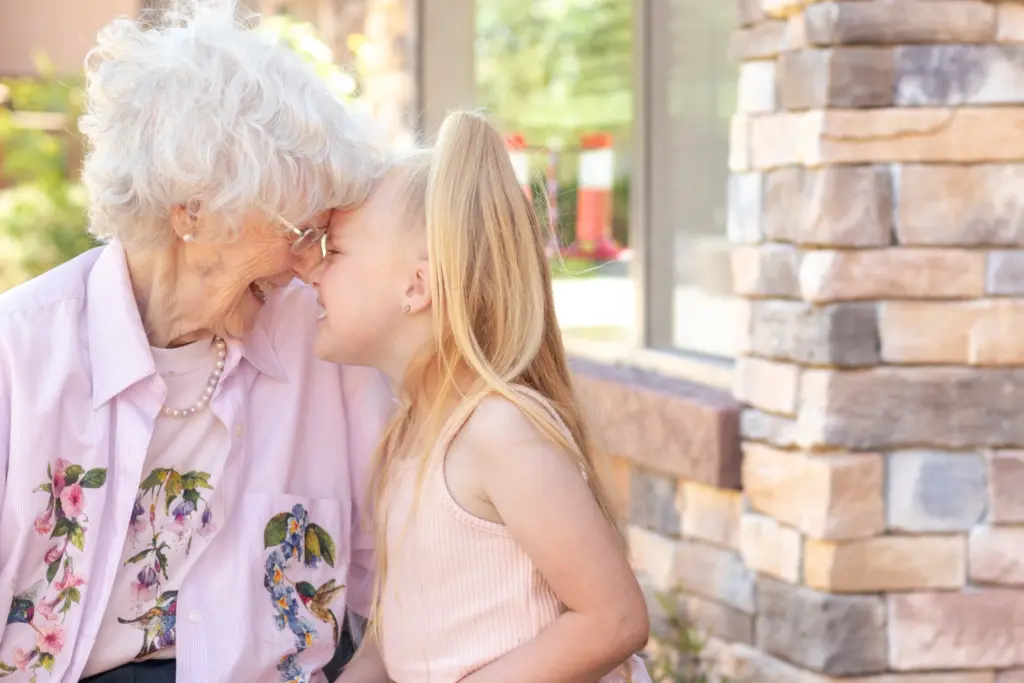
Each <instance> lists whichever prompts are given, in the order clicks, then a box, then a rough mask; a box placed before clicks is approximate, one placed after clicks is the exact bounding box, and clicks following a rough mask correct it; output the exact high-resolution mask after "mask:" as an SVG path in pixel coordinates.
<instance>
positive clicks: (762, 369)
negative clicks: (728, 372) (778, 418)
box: [733, 356, 800, 415]
mask: <svg viewBox="0 0 1024 683" xmlns="http://www.w3.org/2000/svg"><path fill="white" fill-rule="evenodd" d="M799 386H800V366H798V365H793V364H791V363H777V362H775V361H770V360H764V359H761V358H754V357H752V356H740V357H739V358H737V359H736V368H735V370H734V373H733V395H735V396H736V399H737V400H739V401H743V402H744V403H749V404H750V405H752V406H754V407H756V408H761V409H763V410H767V411H769V412H772V413H782V414H786V415H794V414H795V413H796V406H797V390H798V388H799Z"/></svg>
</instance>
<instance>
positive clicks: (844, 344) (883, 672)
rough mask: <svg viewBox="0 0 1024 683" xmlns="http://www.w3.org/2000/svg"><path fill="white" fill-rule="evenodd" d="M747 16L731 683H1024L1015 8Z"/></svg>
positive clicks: (1022, 48)
mask: <svg viewBox="0 0 1024 683" xmlns="http://www.w3.org/2000/svg"><path fill="white" fill-rule="evenodd" d="M740 8H741V14H742V17H743V26H742V27H741V28H740V29H739V30H738V32H737V34H736V39H735V42H734V45H733V50H734V53H735V55H736V56H737V58H738V59H740V60H742V61H741V67H740V90H741V94H740V97H739V102H740V111H739V113H738V114H737V115H736V116H735V117H734V120H733V130H732V135H733V137H732V150H731V151H732V155H731V159H730V164H731V168H732V171H733V175H732V178H731V181H730V204H731V207H730V208H731V224H730V231H731V238H732V240H733V241H734V243H735V244H736V246H735V249H734V269H735V273H736V277H735V280H736V282H735V285H736V288H737V291H738V293H740V294H741V295H742V296H744V297H746V298H747V299H748V303H749V319H748V324H747V327H746V329H745V331H744V335H743V338H744V340H745V354H746V355H744V356H743V357H741V358H740V359H739V360H738V362H737V366H736V381H735V394H736V397H737V398H738V399H739V400H740V401H742V402H743V403H744V404H746V405H747V406H749V408H748V410H746V411H745V412H744V414H743V419H742V435H743V458H744V461H743V488H744V492H743V496H744V500H745V508H744V512H743V514H742V517H741V519H740V523H739V525H740V532H739V548H740V553H741V555H742V556H743V557H744V558H745V560H746V566H747V567H748V568H749V570H750V571H752V572H753V573H755V574H756V579H755V584H756V586H755V588H754V589H753V597H752V598H751V601H752V605H753V609H752V610H749V611H750V612H752V613H753V614H754V618H753V638H752V639H750V640H749V641H748V645H747V646H735V647H732V648H730V649H729V652H730V653H731V655H732V664H733V668H734V670H735V671H736V673H738V674H740V675H741V676H742V677H746V678H747V679H749V680H752V681H783V680H785V681H799V682H801V683H803V682H807V683H811V682H816V681H825V680H832V678H830V677H864V678H857V679H856V680H858V681H872V682H875V681H877V682H878V683H881V682H883V681H884V683H911V682H912V683H925V682H927V683H940V682H941V683H992V682H993V681H998V683H1021V682H1022V681H1024V334H1022V332H1024V4H1021V3H1019V2H1005V3H993V2H982V1H981V0H847V1H844V2H814V3H810V4H808V3H807V2H806V1H804V2H800V1H796V0H760V1H758V0H741V2H740ZM747 597H749V596H748V595H747V594H744V598H747ZM744 606H749V605H744ZM734 640H735V639H734ZM926 672H930V673H926ZM939 672H941V673H939Z"/></svg>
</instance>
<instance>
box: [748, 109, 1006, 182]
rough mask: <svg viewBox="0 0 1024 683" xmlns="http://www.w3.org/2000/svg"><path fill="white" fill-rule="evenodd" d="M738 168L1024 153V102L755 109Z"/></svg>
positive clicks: (964, 160) (971, 159)
mask: <svg viewBox="0 0 1024 683" xmlns="http://www.w3.org/2000/svg"><path fill="white" fill-rule="evenodd" d="M745 125H746V129H745V130H744V131H743V133H744V135H743V139H744V140H745V141H746V145H745V146H744V148H743V150H742V155H740V151H738V150H737V151H734V152H733V154H734V155H736V161H735V163H740V162H743V165H742V167H736V166H735V164H734V168H733V170H771V169H774V168H779V167H782V166H793V165H803V166H815V167H816V166H824V165H829V164H872V163H885V162H903V163H944V164H951V163H960V164H968V163H985V162H1008V161H1020V160H1024V136H1021V135H1018V131H1019V130H1021V129H1022V128H1024V107H1012V106H1006V107H958V108H955V109H946V108H928V107H915V108H907V109H888V108H884V109H828V110H824V111H821V110H812V111H807V112H780V113H776V114H765V115H759V116H754V117H749V119H747V120H746V122H745Z"/></svg>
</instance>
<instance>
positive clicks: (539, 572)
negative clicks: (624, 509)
mask: <svg viewBox="0 0 1024 683" xmlns="http://www.w3.org/2000/svg"><path fill="white" fill-rule="evenodd" d="M546 244H547V234H546V233H545V230H544V229H543V227H542V226H541V224H540V222H539V221H538V219H537V217H536V214H535V213H534V211H533V208H532V207H531V206H530V203H529V201H528V199H527V198H526V197H525V196H524V193H523V191H522V189H521V188H520V186H519V183H518V182H517V180H516V177H515V174H514V172H513V170H512V166H511V164H510V162H509V159H508V154H507V152H506V151H505V146H504V142H503V140H502V138H501V136H500V135H499V133H498V132H497V130H495V129H494V128H493V127H492V126H491V125H490V124H489V123H488V122H487V121H486V120H484V119H483V118H481V117H479V116H476V115H474V114H466V113H458V114H453V115H451V116H449V117H448V119H447V120H446V121H445V123H444V125H443V126H442V129H441V133H440V138H439V142H438V145H437V148H436V149H435V150H433V151H432V152H419V153H415V154H413V155H411V156H409V157H407V158H406V159H404V160H402V161H400V162H399V163H398V164H397V165H396V167H395V168H394V170H393V171H392V172H391V173H390V174H389V175H388V176H387V177H386V178H385V179H384V181H383V182H382V184H381V186H380V188H379V189H378V190H377V192H375V193H374V195H373V196H372V197H371V199H370V200H369V201H368V202H367V203H366V204H364V205H363V206H362V207H361V208H360V209H358V210H357V211H355V212H353V213H349V214H347V215H342V214H338V215H337V216H335V218H334V219H333V221H332V224H331V228H330V231H329V233H328V236H327V243H326V257H325V260H324V264H323V266H322V270H320V271H318V272H317V273H316V274H315V277H314V284H315V285H316V287H317V289H318V291H319V293H320V300H321V305H322V307H323V314H322V315H321V319H320V322H319V329H318V336H317V353H318V355H320V356H321V357H323V358H326V359H329V360H331V361H334V362H337V363H344V364H350V365H368V366H372V367H376V368H378V369H380V370H381V371H382V372H384V373H385V374H386V375H388V376H389V377H390V379H391V380H392V382H393V384H394V386H395V388H396V391H397V393H398V395H399V396H400V397H401V398H402V405H401V407H400V409H399V410H398V413H397V415H396V417H395V419H394V421H393V423H392V424H391V426H390V428H389V430H388V432H387V433H386V435H385V437H384V440H383V443H382V445H381V449H380V454H379V455H380V459H379V461H378V467H377V477H376V479H375V501H376V505H375V510H374V516H375V519H376V524H377V536H378V592H377V599H376V602H375V607H374V613H373V616H372V617H371V629H370V632H369V633H368V635H367V636H366V638H365V640H364V642H363V645H362V647H361V648H360V650H359V652H358V653H357V654H356V656H355V658H354V659H353V660H352V662H351V663H350V664H349V666H348V667H347V668H346V670H345V672H344V673H343V674H342V677H341V679H340V681H341V683H379V682H381V681H388V680H393V681H395V682H396V683H456V682H458V681H461V682H462V683H505V682H508V683H546V682H551V683H555V682H557V683H575V682H579V683H595V682H596V681H598V680H599V679H601V680H602V681H634V682H637V683H640V682H642V681H648V680H649V679H648V678H647V674H646V672H645V671H644V668H643V664H642V662H641V660H640V659H639V658H638V657H636V656H635V655H634V653H635V652H637V651H638V650H640V649H642V648H643V646H644V644H645V643H646V641H647V636H648V629H649V622H648V615H647V609H646V606H645V603H644V598H643V594H642V593H641V591H640V588H639V586H638V584H637V581H636V578H635V577H634V575H633V572H632V571H631V569H630V566H629V564H628V562H627V560H626V552H625V547H624V542H623V539H622V537H621V536H620V534H619V532H618V530H617V528H616V526H615V523H614V516H613V514H612V511H611V506H610V505H609V502H608V496H607V494H606V493H605V491H604V490H603V489H602V487H601V484H600V482H599V480H598V477H597V473H596V472H595V467H594V446H593V444H592V442H591V439H590V436H589V434H588V431H587V428H586V425H585V424H584V421H583V418H582V417H581V415H580V411H579V409H578V408H577V401H576V397H575V396H574V394H573V391H572V387H571V379H570V373H569V368H568V366H567V363H566V358H565V352H564V350H563V348H562V340H561V336H560V333H559V329H558V324H557V322H556V320H555V313H554V306H553V303H552V294H551V281H550V275H549V272H548V268H547V261H546V257H545V253H544V247H545V245H546Z"/></svg>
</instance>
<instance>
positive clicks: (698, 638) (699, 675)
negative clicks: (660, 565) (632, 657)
mask: <svg viewBox="0 0 1024 683" xmlns="http://www.w3.org/2000/svg"><path fill="white" fill-rule="evenodd" d="M681 594H682V590H681V589H680V588H675V589H673V590H671V591H668V592H664V593H659V594H658V595H657V600H658V603H659V605H660V606H661V610H662V612H664V615H665V619H664V622H663V623H661V624H659V625H658V626H659V627H658V628H656V629H653V630H652V633H651V641H652V643H651V644H652V647H651V648H650V649H651V651H652V652H651V655H650V657H649V658H648V660H647V670H648V672H649V673H650V675H651V679H652V680H653V681H654V683H730V682H729V681H728V679H726V678H724V677H722V676H719V675H717V674H716V673H715V671H714V670H713V666H712V662H711V661H710V659H709V657H708V656H707V655H706V654H705V648H706V646H707V635H706V634H703V633H701V632H700V631H698V630H697V629H695V628H694V627H693V626H692V625H691V624H689V623H687V621H686V620H685V619H684V618H683V617H682V616H681V610H680V609H679V604H680V597H681Z"/></svg>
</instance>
